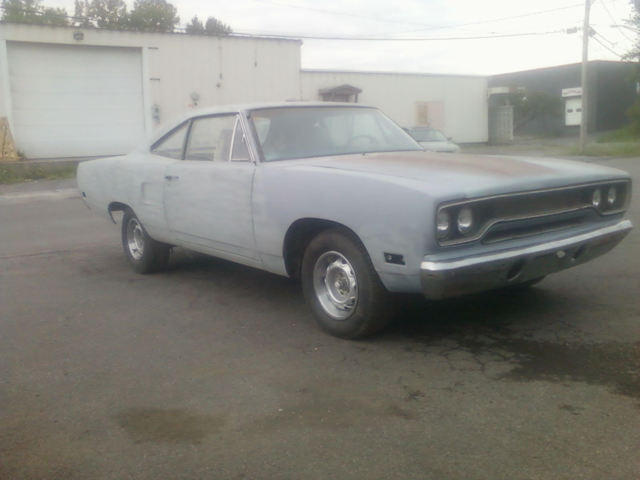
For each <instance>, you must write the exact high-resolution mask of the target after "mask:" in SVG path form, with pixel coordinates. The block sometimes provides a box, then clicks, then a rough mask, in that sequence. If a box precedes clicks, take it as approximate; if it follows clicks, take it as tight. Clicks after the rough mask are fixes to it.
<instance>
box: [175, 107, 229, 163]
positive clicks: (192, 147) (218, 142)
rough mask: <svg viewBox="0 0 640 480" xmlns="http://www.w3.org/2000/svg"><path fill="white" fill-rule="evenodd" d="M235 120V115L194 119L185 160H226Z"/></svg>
mask: <svg viewBox="0 0 640 480" xmlns="http://www.w3.org/2000/svg"><path fill="white" fill-rule="evenodd" d="M235 120H236V116H235V115H224V116H217V117H202V118H196V119H194V120H193V121H192V123H191V133H190V134H189V141H188V143H187V152H186V154H185V157H184V158H185V160H203V161H209V162H211V161H213V162H226V161H228V160H229V153H230V151H231V137H232V135H233V126H234V122H235Z"/></svg>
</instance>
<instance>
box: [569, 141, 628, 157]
mask: <svg viewBox="0 0 640 480" xmlns="http://www.w3.org/2000/svg"><path fill="white" fill-rule="evenodd" d="M568 154H569V155H588V156H593V157H640V140H636V141H635V142H607V143H598V142H596V143H590V144H588V145H587V146H586V147H585V151H584V153H581V152H580V149H579V148H578V147H577V146H575V147H572V148H571V149H570V150H569V152H568Z"/></svg>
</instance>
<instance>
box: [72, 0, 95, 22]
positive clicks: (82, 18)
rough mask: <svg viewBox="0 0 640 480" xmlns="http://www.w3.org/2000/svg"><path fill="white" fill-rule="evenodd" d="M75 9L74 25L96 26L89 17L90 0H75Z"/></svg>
mask: <svg viewBox="0 0 640 480" xmlns="http://www.w3.org/2000/svg"><path fill="white" fill-rule="evenodd" d="M73 11H74V13H73V25H74V26H75V27H84V28H87V27H93V26H94V25H93V23H91V20H90V19H89V0H75V5H74V9H73Z"/></svg>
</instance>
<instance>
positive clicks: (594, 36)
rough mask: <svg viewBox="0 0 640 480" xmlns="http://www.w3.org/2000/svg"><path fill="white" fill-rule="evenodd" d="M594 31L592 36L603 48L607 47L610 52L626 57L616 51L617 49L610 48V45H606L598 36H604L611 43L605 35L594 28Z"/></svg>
mask: <svg viewBox="0 0 640 480" xmlns="http://www.w3.org/2000/svg"><path fill="white" fill-rule="evenodd" d="M592 30H593V29H592ZM593 33H594V35H592V36H591V38H593V39H594V40H595V41H596V42H598V43H599V44H600V45H601V46H602V47H603V48H605V49H607V50H608V51H609V52H611V53H613V54H614V55H615V56H617V57H619V58H623V57H624V55H620V54H619V53H618V52H616V51H615V50H613V49H612V48H610V47H609V46H608V45H606V44H605V43H604V42H602V41H600V39H599V38H598V37H602V38H603V39H604V40H606V41H607V42H609V43H611V42H610V41H609V40H607V38H606V37H604V36H603V35H600V34H599V33H598V32H596V31H595V30H593ZM612 45H613V44H612Z"/></svg>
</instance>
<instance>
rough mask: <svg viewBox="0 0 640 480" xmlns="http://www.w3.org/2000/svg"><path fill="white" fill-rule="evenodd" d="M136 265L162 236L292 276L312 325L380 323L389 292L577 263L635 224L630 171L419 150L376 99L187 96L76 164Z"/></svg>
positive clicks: (516, 277)
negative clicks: (128, 139) (119, 145)
mask: <svg viewBox="0 0 640 480" xmlns="http://www.w3.org/2000/svg"><path fill="white" fill-rule="evenodd" d="M78 186H79V188H80V191H81V192H82V196H83V198H84V200H85V201H86V203H87V204H88V206H89V207H90V208H91V209H93V210H95V211H97V212H100V213H102V214H104V215H105V216H107V217H110V218H111V219H112V220H113V216H112V213H113V212H114V211H122V212H123V217H122V245H123V247H124V253H125V255H126V258H127V259H128V261H129V263H130V264H131V266H132V267H133V269H134V270H136V271H137V272H140V273H147V272H152V271H157V270H159V269H161V268H162V267H163V266H164V265H165V264H166V263H167V261H168V258H169V254H170V251H171V248H172V246H181V247H186V248H188V249H192V250H195V251H198V252H202V253H206V254H210V255H214V256H217V257H221V258H225V259H228V260H232V261H234V262H239V263H242V264H245V265H250V266H252V267H256V268H260V269H264V270H267V271H269V272H273V273H276V274H280V275H286V276H291V277H296V278H300V280H301V282H302V289H303V292H304V295H305V298H306V300H307V302H308V304H309V305H310V307H311V310H312V311H313V313H314V316H315V317H316V319H317V321H318V323H319V325H320V326H321V327H322V328H323V329H325V330H326V331H328V332H329V333H331V334H333V335H337V336H340V337H345V338H355V337H360V336H364V335H368V334H371V333H373V332H376V331H378V330H380V329H381V328H382V327H384V326H385V325H386V324H387V323H388V321H389V319H390V318H391V315H392V309H391V307H390V304H391V302H390V301H389V295H390V292H422V293H423V294H424V295H425V296H426V297H427V298H429V299H441V298H445V297H451V296H458V295H463V294H467V293H473V292H480V291H484V290H489V289H495V288H501V287H506V286H511V285H531V284H533V283H535V282H537V281H539V280H540V279H542V278H543V277H544V276H545V275H547V274H550V273H553V272H557V271H559V270H562V269H565V268H569V267H572V266H575V265H578V264H581V263H584V262H587V261H589V260H591V259H593V258H595V257H597V256H599V255H602V254H603V253H605V252H607V251H608V250H610V249H611V248H613V247H614V246H615V245H616V244H617V243H618V242H620V240H622V238H623V237H624V236H625V235H626V234H627V233H628V232H629V231H630V230H631V228H632V225H631V222H630V221H629V220H626V219H624V218H623V216H624V213H625V209H626V208H627V206H628V204H629V199H630V196H631V181H630V179H629V176H628V175H627V174H626V173H624V172H621V171H619V170H614V169H611V168H605V167H601V166H597V165H593V164H588V163H577V162H570V161H565V160H555V159H545V158H536V159H533V158H492V157H488V156H471V155H458V154H438V153H429V152H425V151H423V150H422V148H421V147H420V146H419V145H418V144H417V143H416V142H415V141H414V140H413V139H412V138H411V137H410V136H409V135H408V134H407V133H406V132H404V131H403V130H402V128H400V127H399V126H398V125H396V124H395V123H394V122H393V121H391V120H390V119H389V118H387V117H386V116H385V115H384V114H382V113H381V112H380V111H378V110H377V109H375V108H370V107H364V106H360V105H354V104H335V103H316V104H308V103H302V104H298V103H283V104H273V105H252V106H236V107H231V106H229V107H222V108H217V109H212V110H203V111H193V112H191V113H190V115H188V116H186V117H184V118H182V119H181V120H179V121H178V122H176V123H175V124H174V125H172V126H171V127H170V128H167V129H165V130H163V131H162V132H160V133H159V134H158V135H156V136H155V138H153V139H152V140H151V141H149V142H147V143H145V144H144V145H142V146H141V147H139V148H138V149H137V150H135V151H134V152H132V153H130V154H129V155H126V156H121V157H113V158H106V159H100V160H94V161H88V162H84V163H81V164H80V166H79V168H78Z"/></svg>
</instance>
